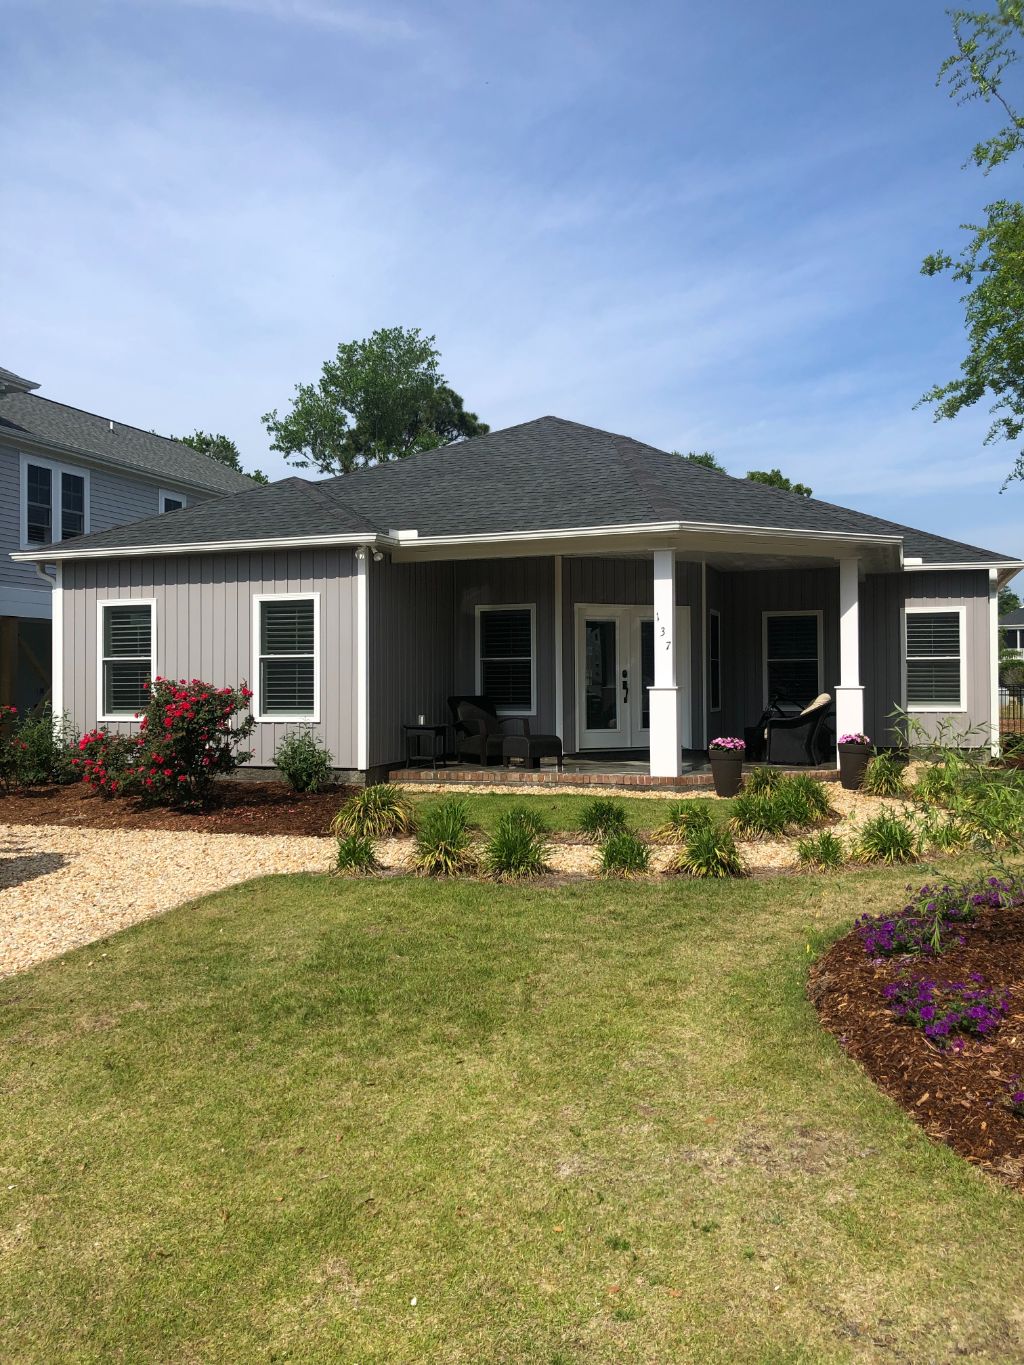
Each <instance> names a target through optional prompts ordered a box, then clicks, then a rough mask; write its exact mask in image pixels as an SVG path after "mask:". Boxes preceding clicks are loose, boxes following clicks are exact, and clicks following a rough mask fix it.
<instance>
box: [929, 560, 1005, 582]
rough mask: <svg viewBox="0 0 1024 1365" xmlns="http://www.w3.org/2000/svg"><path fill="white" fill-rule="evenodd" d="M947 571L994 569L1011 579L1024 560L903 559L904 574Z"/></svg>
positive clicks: (989, 570) (987, 570)
mask: <svg viewBox="0 0 1024 1365" xmlns="http://www.w3.org/2000/svg"><path fill="white" fill-rule="evenodd" d="M947 569H950V570H953V571H955V570H957V569H984V570H985V571H986V572H991V571H992V570H993V569H995V570H996V571H997V572H998V573H999V574H1000V575H1003V574H1008V575H1009V576H1010V577H1011V578H1012V577H1013V575H1014V574H1015V573H1019V572H1020V570H1021V569H1024V560H1020V559H998V560H995V561H993V560H991V559H985V560H977V559H975V560H964V561H963V563H960V564H925V563H923V562H922V561H921V560H919V559H913V560H912V559H905V560H904V561H903V572H904V573H944V572H945V571H946V570H947Z"/></svg>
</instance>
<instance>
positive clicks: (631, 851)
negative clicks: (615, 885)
mask: <svg viewBox="0 0 1024 1365" xmlns="http://www.w3.org/2000/svg"><path fill="white" fill-rule="evenodd" d="M650 865H651V850H650V849H649V848H648V846H647V845H646V844H645V843H644V841H643V840H642V839H641V838H640V836H639V835H637V834H634V833H633V831H632V830H631V829H620V830H616V831H614V832H613V833H611V834H609V835H608V837H607V838H606V839H605V841H604V843H603V844H602V845H601V871H602V872H603V873H604V875H605V876H606V877H638V876H640V874H641V873H643V872H646V871H647V870H648V868H649V867H650Z"/></svg>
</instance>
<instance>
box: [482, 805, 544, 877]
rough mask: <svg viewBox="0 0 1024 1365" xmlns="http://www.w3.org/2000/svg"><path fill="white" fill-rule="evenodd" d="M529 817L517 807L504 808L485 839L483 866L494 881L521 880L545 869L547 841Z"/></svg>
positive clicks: (538, 873) (538, 874)
mask: <svg viewBox="0 0 1024 1365" xmlns="http://www.w3.org/2000/svg"><path fill="white" fill-rule="evenodd" d="M528 816H529V812H527V813H525V814H524V812H523V810H522V809H519V808H514V809H512V810H510V811H507V812H506V813H505V814H504V815H503V816H502V817H501V819H500V820H499V821H498V827H497V829H496V830H495V831H494V833H493V834H492V835H491V837H490V839H489V840H488V841H487V846H486V848H485V849H484V854H483V866H484V870H485V871H486V872H488V873H489V875H490V876H492V877H493V878H494V879H495V880H496V881H500V882H514V881H521V880H522V879H523V878H524V877H539V876H540V874H541V873H542V872H544V871H546V867H545V862H544V860H545V858H546V856H547V844H546V843H545V841H544V838H543V836H542V835H541V834H539V833H538V832H537V830H536V829H534V828H533V825H532V820H531V819H530V818H528Z"/></svg>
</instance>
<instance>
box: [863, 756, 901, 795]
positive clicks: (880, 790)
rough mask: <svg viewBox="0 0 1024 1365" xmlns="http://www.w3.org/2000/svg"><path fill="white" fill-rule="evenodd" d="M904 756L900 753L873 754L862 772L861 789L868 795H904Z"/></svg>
mask: <svg viewBox="0 0 1024 1365" xmlns="http://www.w3.org/2000/svg"><path fill="white" fill-rule="evenodd" d="M906 766H907V761H906V758H905V757H904V756H903V755H902V754H897V753H887V752H883V753H880V754H875V756H874V758H873V759H872V760H871V762H870V763H869V764H868V766H867V769H866V770H865V773H864V781H863V782H862V783H861V791H865V792H867V793H868V795H869V796H905V795H906V793H907V782H906Z"/></svg>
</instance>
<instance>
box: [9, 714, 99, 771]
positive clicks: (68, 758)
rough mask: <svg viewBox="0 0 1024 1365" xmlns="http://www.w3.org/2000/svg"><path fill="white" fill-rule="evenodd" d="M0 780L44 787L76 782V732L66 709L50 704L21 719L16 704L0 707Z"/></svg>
mask: <svg viewBox="0 0 1024 1365" xmlns="http://www.w3.org/2000/svg"><path fill="white" fill-rule="evenodd" d="M0 725H2V728H0V783H2V784H3V785H4V786H5V787H43V786H47V785H49V784H50V783H51V782H57V783H60V784H65V783H68V782H77V781H78V779H79V777H80V776H81V774H80V773H79V771H78V768H79V764H78V763H76V761H75V760H76V759H77V758H78V756H79V755H78V732H77V731H76V730H75V728H74V726H73V725H72V724H71V720H70V718H69V717H68V715H67V714H66V713H65V714H64V715H63V716H61V717H59V718H58V717H55V716H54V714H53V712H52V711H51V709H50V708H49V706H45V707H43V709H42V710H41V711H39V712H38V713H36V714H26V715H24V716H22V717H21V718H20V719H19V717H18V712H17V708H16V707H13V706H9V707H8V706H5V707H0Z"/></svg>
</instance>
